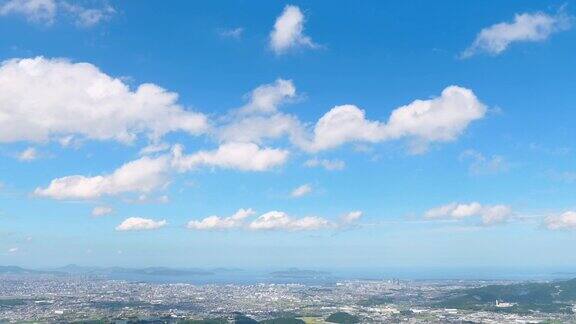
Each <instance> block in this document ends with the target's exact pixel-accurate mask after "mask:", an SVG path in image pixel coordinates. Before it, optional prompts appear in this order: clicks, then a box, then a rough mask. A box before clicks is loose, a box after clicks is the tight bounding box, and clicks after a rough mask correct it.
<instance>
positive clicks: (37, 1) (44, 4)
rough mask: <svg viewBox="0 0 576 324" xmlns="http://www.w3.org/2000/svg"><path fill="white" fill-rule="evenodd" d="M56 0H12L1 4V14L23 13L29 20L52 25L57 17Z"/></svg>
mask: <svg viewBox="0 0 576 324" xmlns="http://www.w3.org/2000/svg"><path fill="white" fill-rule="evenodd" d="M56 11H57V3H56V1H55V0H10V1H6V2H4V3H3V4H2V5H0V15H2V16H5V15H10V14H17V15H23V16H25V17H26V19H28V20H29V21H32V22H36V23H43V24H47V25H50V24H52V23H53V22H54V18H55V17H56Z"/></svg>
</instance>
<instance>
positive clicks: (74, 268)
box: [0, 264, 242, 277]
mask: <svg viewBox="0 0 576 324" xmlns="http://www.w3.org/2000/svg"><path fill="white" fill-rule="evenodd" d="M238 271H242V269H235V268H230V269H229V268H215V269H212V270H204V269H197V268H183V269H176V268H167V267H147V268H123V267H84V266H79V265H75V264H69V265H67V266H64V267H59V268H54V269H49V270H32V269H25V268H22V267H18V266H0V274H28V275H41V274H45V275H47V274H50V275H96V276H112V275H149V276H172V277H174V276H210V275H214V274H217V273H223V272H226V273H231V272H238Z"/></svg>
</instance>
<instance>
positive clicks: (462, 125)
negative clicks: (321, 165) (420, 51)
mask: <svg viewBox="0 0 576 324" xmlns="http://www.w3.org/2000/svg"><path fill="white" fill-rule="evenodd" d="M485 113H486V106H485V105H484V104H482V103H481V102H480V101H479V100H478V98H477V97H476V96H475V95H474V93H473V92H472V91H471V90H469V89H466V88H462V87H458V86H450V87H447V88H446V89H444V90H443V91H442V94H441V95H440V96H439V97H436V98H433V99H428V100H415V101H413V102H412V103H410V104H408V105H406V106H402V107H399V108H397V109H395V110H394V111H393V112H392V114H391V115H390V118H389V119H388V122H386V123H384V122H380V121H371V120H368V119H367V118H366V115H365V112H364V111H363V110H361V109H360V108H358V107H356V106H354V105H344V106H337V107H334V108H332V109H331V110H330V111H329V112H327V113H326V114H325V115H324V116H323V117H322V118H320V120H319V121H318V122H317V123H316V126H315V127H314V132H313V139H312V141H311V142H310V143H308V144H306V145H305V147H304V148H305V149H307V150H309V151H320V150H326V149H330V148H335V147H337V146H339V145H342V144H344V143H347V142H373V143H375V142H380V141H385V140H392V139H400V138H408V139H411V140H413V141H415V142H417V143H418V144H422V145H425V144H427V143H430V142H445V141H451V140H454V139H456V138H457V137H458V135H460V134H461V133H462V132H463V131H464V130H465V129H466V127H468V125H469V124H470V123H471V122H472V121H474V120H477V119H480V118H482V117H484V115H485Z"/></svg>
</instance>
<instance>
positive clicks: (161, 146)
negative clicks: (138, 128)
mask: <svg viewBox="0 0 576 324" xmlns="http://www.w3.org/2000/svg"><path fill="white" fill-rule="evenodd" d="M169 149H170V144H168V143H152V144H150V145H147V146H145V147H144V148H142V149H141V150H140V152H139V153H140V155H151V154H156V153H160V152H165V151H168V150H169Z"/></svg>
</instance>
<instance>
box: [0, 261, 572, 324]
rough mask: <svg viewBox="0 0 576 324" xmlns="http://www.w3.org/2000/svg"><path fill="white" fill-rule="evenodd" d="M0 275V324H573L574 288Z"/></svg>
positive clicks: (567, 284) (539, 284)
mask: <svg viewBox="0 0 576 324" xmlns="http://www.w3.org/2000/svg"><path fill="white" fill-rule="evenodd" d="M290 273H291V272H286V273H279V275H280V276H288V275H289V274H290ZM313 274H314V272H309V273H308V272H301V273H300V272H296V273H295V276H302V278H305V277H306V276H307V275H313ZM0 276H1V277H0V298H1V299H0V321H5V322H21V321H39V322H88V321H90V322H92V321H94V322H119V323H125V322H130V321H133V322H170V323H177V322H183V323H256V322H264V323H382V322H397V323H398V322H403V323H430V322H437V323H462V322H466V323H512V322H514V323H552V322H562V323H563V322H575V321H576V317H575V315H574V311H575V310H576V308H575V306H574V300H576V298H574V297H575V294H576V289H574V288H575V287H576V281H574V280H565V281H558V282H554V281H552V282H530V283H518V282H509V281H479V280H465V281H462V280H435V281H421V280H420V281H416V280H398V279H390V280H341V281H334V282H323V283H318V284H310V283H307V284H301V283H257V284H191V283H154V282H143V281H130V280H116V279H110V278H107V277H105V276H95V275H86V274H66V275H62V274H52V273H49V272H46V273H44V272H39V273H34V272H31V273H30V272H22V271H20V272H14V271H13V272H6V271H5V273H3V274H1V275H0ZM297 279H298V278H296V280H294V281H295V282H297V281H298V280H297Z"/></svg>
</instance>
